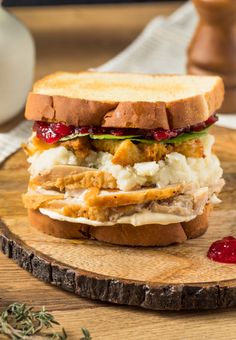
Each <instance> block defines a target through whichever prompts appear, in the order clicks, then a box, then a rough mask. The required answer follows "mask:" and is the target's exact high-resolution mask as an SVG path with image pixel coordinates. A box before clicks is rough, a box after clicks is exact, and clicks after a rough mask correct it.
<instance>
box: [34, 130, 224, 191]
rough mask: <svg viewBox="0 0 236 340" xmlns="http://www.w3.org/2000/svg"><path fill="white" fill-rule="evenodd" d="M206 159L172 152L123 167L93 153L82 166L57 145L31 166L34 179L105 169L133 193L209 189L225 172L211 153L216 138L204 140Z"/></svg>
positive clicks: (40, 154)
mask: <svg viewBox="0 0 236 340" xmlns="http://www.w3.org/2000/svg"><path fill="white" fill-rule="evenodd" d="M202 142H203V145H204V155H205V157H204V158H192V157H185V156H184V155H182V154H180V153H177V152H172V153H170V154H168V155H167V156H166V158H165V159H164V160H161V161H159V162H143V163H136V164H134V166H121V165H115V164H113V163H112V155H111V154H110V153H108V152H94V151H91V153H90V155H89V156H88V157H87V158H86V159H85V162H84V163H83V164H81V162H80V160H78V159H76V157H75V155H74V154H73V152H72V151H69V150H67V149H66V148H65V147H63V146H58V147H55V148H52V149H49V150H45V151H42V152H36V153H35V154H34V155H33V156H32V157H29V159H28V161H29V162H30V163H31V166H30V169H29V171H30V173H31V176H32V177H34V176H36V175H38V174H40V173H42V172H43V171H45V170H48V169H50V168H52V167H53V166H55V165H59V164H61V165H64V164H68V165H83V166H89V167H93V168H96V169H100V170H104V171H106V172H108V173H110V174H112V175H113V177H114V178H115V179H116V180H117V185H118V188H119V189H120V190H125V191H128V190H132V189H134V188H136V187H137V186H148V185H156V186H159V187H165V186H167V185H169V184H176V183H194V184H196V185H197V186H198V187H206V186H207V187H210V186H214V185H215V183H217V182H218V180H219V179H220V178H221V176H222V174H223V170H222V169H221V167H220V162H219V160H218V158H217V157H216V156H215V155H214V154H212V152H211V148H212V145H213V143H214V137H213V136H211V135H206V136H204V137H202Z"/></svg>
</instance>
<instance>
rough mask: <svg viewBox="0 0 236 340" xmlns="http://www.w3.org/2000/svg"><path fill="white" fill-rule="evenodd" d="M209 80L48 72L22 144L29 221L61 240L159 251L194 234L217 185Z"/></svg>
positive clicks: (213, 81)
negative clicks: (25, 158) (157, 248)
mask: <svg viewBox="0 0 236 340" xmlns="http://www.w3.org/2000/svg"><path fill="white" fill-rule="evenodd" d="M223 97H224V86H223V82H222V79H221V78H220V77H217V76H187V75H144V74H122V73H99V72H81V73H55V74H52V75H49V76H47V77H45V78H43V79H41V80H39V81H38V82H36V83H35V85H34V87H33V91H32V92H31V93H29V95H28V99H27V103H26V110H25V117H26V119H28V120H32V121H33V129H32V130H33V131H32V135H31V137H30V138H29V140H28V141H27V143H26V144H24V145H23V148H24V150H25V152H26V154H27V156H28V162H29V163H30V167H29V173H30V179H29V185H28V191H27V193H25V194H24V195H23V201H24V205H25V207H26V208H27V209H28V217H29V223H30V225H31V226H32V227H35V228H37V229H38V230H40V231H41V232H44V233H47V234H49V235H52V236H55V237H61V238H77V239H79V238H82V239H93V240H98V241H104V242H109V243H113V244H119V245H129V246H167V245H170V244H173V243H182V242H184V241H186V240H187V239H191V238H195V237H198V236H200V235H202V234H203V233H204V232H205V231H206V230H207V227H208V217H209V213H210V211H211V208H212V206H213V205H214V204H216V203H218V202H219V201H220V200H219V199H218V197H217V195H218V194H219V192H220V191H221V189H222V187H223V185H224V180H223V179H222V173H223V171H222V169H221V167H220V163H219V160H218V158H217V156H216V155H215V154H214V153H213V151H212V145H213V144H214V137H213V136H212V135H211V134H210V133H209V128H210V126H211V125H213V124H214V123H215V122H216V121H217V119H218V118H217V115H216V112H217V110H218V109H219V108H220V107H221V105H222V102H223Z"/></svg>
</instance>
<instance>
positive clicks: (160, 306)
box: [0, 128, 236, 310]
mask: <svg viewBox="0 0 236 340" xmlns="http://www.w3.org/2000/svg"><path fill="white" fill-rule="evenodd" d="M213 133H214V134H215V135H216V138H217V143H216V146H215V151H216V152H217V154H218V155H219V157H220V159H221V162H222V166H223V168H224V177H225V179H226V186H225V187H224V191H223V193H222V194H221V199H222V200H223V202H222V204H220V205H219V206H217V207H216V208H215V210H214V211H213V213H212V216H211V218H210V227H209V229H208V231H207V233H206V234H205V235H203V236H202V237H200V238H198V239H195V240H190V241H187V242H186V243H184V244H182V245H174V246H170V247H165V248H154V247H153V248H141V247H120V246H114V245H109V244H105V243H100V242H96V241H91V240H65V239H57V238H54V237H52V236H48V235H45V234H42V233H40V232H38V231H36V230H34V229H33V228H31V227H30V226H29V225H28V221H27V216H26V210H25V209H24V208H23V205H22V202H21V194H22V193H23V192H24V191H25V190H26V187H27V180H28V175H27V171H26V169H27V164H26V161H25V156H24V154H23V152H22V151H19V152H18V153H16V154H15V155H13V156H12V157H11V158H10V159H9V160H8V161H7V163H8V168H9V164H10V168H11V171H9V170H8V169H7V168H6V169H5V168H4V165H3V167H2V169H1V171H0V216H1V220H2V222H1V231H2V238H1V250H2V251H3V253H5V254H6V255H7V256H8V257H10V258H12V259H13V260H15V261H16V262H17V263H18V264H19V265H20V266H21V267H22V268H24V269H26V270H28V271H29V272H31V273H32V274H33V275H34V276H36V277H38V278H39V279H41V280H43V281H46V282H50V283H52V284H53V285H56V286H58V287H60V288H62V289H65V290H68V291H71V292H74V293H75V294H77V295H79V296H81V297H87V298H90V299H98V300H102V301H109V302H113V303H117V304H127V305H133V306H140V307H144V308H147V309H154V310H181V309H187V310H188V309H216V308H225V307H233V306H236V265H229V264H219V263H216V262H212V261H210V260H209V259H208V258H207V257H206V253H207V250H208V247H209V245H210V244H211V243H212V242H213V241H214V240H216V239H220V238H222V237H225V236H228V235H235V234H236V209H235V208H236V173H235V164H236V163H235V162H236V132H234V131H231V130H228V129H223V128H214V129H213Z"/></svg>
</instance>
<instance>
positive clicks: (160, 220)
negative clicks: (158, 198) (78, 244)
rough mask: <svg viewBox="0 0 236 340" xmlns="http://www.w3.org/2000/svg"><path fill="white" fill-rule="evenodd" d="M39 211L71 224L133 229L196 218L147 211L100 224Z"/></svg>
mask: <svg viewBox="0 0 236 340" xmlns="http://www.w3.org/2000/svg"><path fill="white" fill-rule="evenodd" d="M39 210H40V212H41V213H42V214H43V215H46V216H48V217H50V218H52V219H54V220H58V221H67V222H71V223H82V224H88V225H92V226H94V227H99V226H113V225H115V224H122V223H127V224H132V225H133V226H135V227H138V226H141V225H144V224H162V225H167V224H170V223H179V222H188V221H190V220H193V219H194V218H195V217H196V215H190V216H178V215H172V214H162V213H154V212H150V211H148V210H143V211H142V212H140V213H136V214H133V215H131V216H124V217H121V218H119V219H118V220H117V221H114V222H100V221H95V220H89V219H87V218H84V217H77V218H73V217H68V216H64V215H62V214H59V213H58V212H55V211H52V210H49V209H44V208H40V209H39Z"/></svg>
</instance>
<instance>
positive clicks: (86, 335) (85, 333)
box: [80, 328, 92, 340]
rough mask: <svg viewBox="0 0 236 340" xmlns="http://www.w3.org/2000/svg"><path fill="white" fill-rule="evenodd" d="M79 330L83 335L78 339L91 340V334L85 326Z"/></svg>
mask: <svg viewBox="0 0 236 340" xmlns="http://www.w3.org/2000/svg"><path fill="white" fill-rule="evenodd" d="M81 331H82V333H83V337H82V338H80V340H92V338H91V335H90V333H89V331H88V330H87V328H81Z"/></svg>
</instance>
